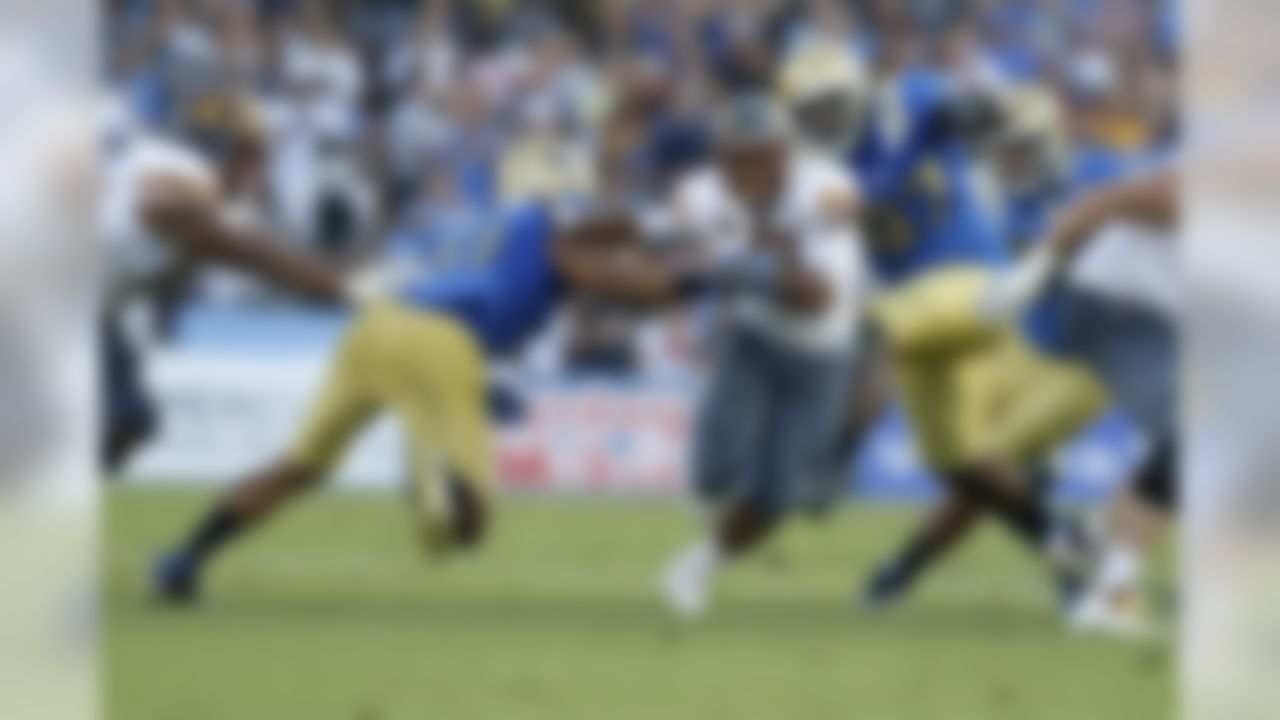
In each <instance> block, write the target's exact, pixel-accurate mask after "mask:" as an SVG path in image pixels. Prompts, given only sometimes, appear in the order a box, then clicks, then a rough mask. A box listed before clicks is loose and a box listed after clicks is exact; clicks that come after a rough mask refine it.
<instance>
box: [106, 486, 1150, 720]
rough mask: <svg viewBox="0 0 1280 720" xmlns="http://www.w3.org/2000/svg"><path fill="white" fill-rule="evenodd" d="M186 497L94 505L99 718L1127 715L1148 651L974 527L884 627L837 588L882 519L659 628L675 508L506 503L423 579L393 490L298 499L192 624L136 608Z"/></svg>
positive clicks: (869, 556)
mask: <svg viewBox="0 0 1280 720" xmlns="http://www.w3.org/2000/svg"><path fill="white" fill-rule="evenodd" d="M206 501H207V496H204V495H202V494H199V493H190V492H173V491H163V492H162V491H155V490H146V491H143V490H128V489H125V490H116V491H113V492H112V493H111V494H110V496H109V498H108V502H107V538H106V551H105V552H106V557H105V559H104V566H105V573H106V577H105V586H106V590H105V592H106V595H107V604H106V605H107V611H106V623H107V627H106V632H105V636H104V637H105V643H104V644H105V647H104V654H105V662H106V677H105V681H104V684H105V693H106V700H105V705H106V708H107V715H106V717H107V718H109V720H292V719H294V718H297V719H300V720H301V719H305V720H421V719H425V718H440V719H443V720H467V719H471V718H476V719H489V718H501V719H503V720H506V719H508V718H510V719H525V718H548V719H555V720H574V719H581V720H627V719H637V720H638V719H640V718H646V719H653V720H675V719H679V718H690V719H693V718H696V719H698V720H704V719H710V718H726V719H729V718H732V719H734V720H749V719H754V718H761V719H765V718H767V719H770V720H784V719H785V720H795V719H806V720H807V719H809V718H822V719H825V718H859V719H866V720H913V719H919V720H933V719H937V720H1003V719H1008V720H1041V719H1043V720H1057V719H1061V720H1109V719H1112V718H1114V719H1116V720H1147V719H1149V718H1168V717H1171V716H1172V715H1173V712H1172V708H1173V698H1172V693H1173V690H1172V688H1173V681H1172V666H1173V664H1174V654H1173V651H1172V649H1171V648H1170V647H1169V646H1168V645H1166V644H1161V643H1154V644H1153V643H1151V642H1148V643H1145V644H1137V645H1135V644H1130V643H1123V642H1118V641H1107V640H1099V639H1093V638H1081V637H1073V636H1071V635H1068V634H1067V633H1065V632H1064V631H1063V630H1062V629H1061V626H1060V623H1059V621H1058V619H1057V617H1056V616H1055V614H1054V612H1053V610H1052V603H1051V598H1050V594H1049V591H1048V589H1047V586H1046V583H1045V581H1044V579H1043V578H1042V576H1041V575H1040V574H1039V572H1038V571H1037V569H1036V568H1035V566H1034V565H1033V564H1032V563H1031V562H1030V561H1029V560H1027V559H1025V558H1023V557H1021V556H1020V552H1019V551H1018V550H1017V549H1016V548H1014V547H1012V546H1011V544H1010V543H1008V542H1007V541H1006V540H1005V539H1004V538H1003V537H1001V536H1000V534H999V533H998V532H997V531H995V530H988V531H986V532H984V533H983V534H982V536H981V537H980V538H977V539H976V542H974V543H973V544H971V545H970V546H968V547H966V548H965V549H964V550H963V552H961V553H960V554H958V555H956V556H954V557H952V558H951V559H950V560H949V561H948V563H947V564H946V566H945V567H943V568H941V569H940V571H939V572H938V573H937V574H936V575H934V576H932V577H931V578H929V581H928V582H927V584H926V585H924V586H923V587H921V589H920V593H919V594H918V595H917V596H916V597H914V598H913V599H912V601H911V602H910V603H909V604H907V605H905V606H903V607H902V608H900V609H898V610H895V611H894V612H892V613H891V614H880V615H870V614H866V613H864V612H861V611H857V610H855V609H854V607H853V606H852V602H851V595H852V589H853V583H854V580H855V579H861V577H862V575H863V574H864V573H865V572H866V571H867V569H868V568H869V567H870V565H871V563H872V561H873V560H874V559H875V558H876V557H878V556H879V555H880V554H881V553H882V552H884V551H885V550H887V549H888V548H889V547H891V546H892V545H893V544H894V543H896V542H897V540H898V539H899V537H900V533H901V532H902V531H903V530H904V528H905V526H906V524H907V522H908V521H909V520H910V518H911V516H912V515H911V513H910V512H909V511H907V510H905V509H888V508H883V507H861V508H859V507H850V508H849V509H848V510H847V511H845V512H843V513H841V514H840V515H838V516H836V517H834V518H832V519H831V520H830V521H829V522H827V523H825V524H811V523H808V522H797V523H795V524H794V525H793V526H792V527H791V528H790V529H789V531H788V532H787V533H786V534H785V535H784V536H783V537H781V538H779V541H778V542H777V543H775V544H774V545H773V546H772V547H771V548H769V549H768V550H767V551H766V552H764V553H761V554H760V556H758V557H755V558H752V559H750V560H748V561H745V562H743V563H742V564H741V565H740V566H738V567H735V568H733V569H732V570H730V571H729V572H728V573H727V574H726V575H725V576H724V578H723V580H724V582H723V583H722V585H721V589H722V592H721V593H720V595H719V597H718V604H717V606H716V608H715V612H713V613H712V614H711V616H710V617H709V618H707V619H706V621H705V622H703V623H700V624H697V625H694V626H680V625H677V624H675V623H673V622H672V621H670V620H669V619H668V618H667V616H666V615H665V613H664V610H663V608H662V606H661V605H660V604H659V602H658V599H657V596H656V593H655V577H656V571H657V569H658V568H659V567H660V565H661V564H662V562H663V560H664V559H665V558H666V557H667V555H668V554H669V553H670V552H671V551H672V550H673V549H675V548H676V547H678V546H679V545H681V544H683V542H684V541H685V540H686V539H687V538H688V537H689V533H690V532H691V531H692V523H691V521H690V516H689V514H688V513H687V512H686V511H685V510H684V509H682V508H681V507H679V506H677V505H676V504H675V503H657V502H632V503H623V502H617V501H588V500H566V501H535V500H511V501H509V502H508V503H507V504H506V505H505V506H504V508H503V512H502V516H501V517H500V527H499V528H498V531H497V533H496V534H495V536H494V537H493V538H492V539H493V542H492V543H491V544H490V545H489V546H488V547H487V548H486V549H485V550H484V551H483V552H481V553H480V554H477V555H475V556H471V557H459V558H454V559H452V560H450V561H448V562H445V563H432V562H430V561H428V560H426V559H425V558H424V557H423V556H421V555H419V554H418V552H417V548H416V546H415V545H414V544H413V542H412V541H411V534H410V524H409V518H408V516H407V515H406V513H407V510H406V509H405V508H404V507H403V506H402V505H401V504H400V503H399V502H397V501H396V499H395V498H393V497H383V496H363V495H354V496H353V495H335V496H324V497H318V498H315V499H313V500H312V501H310V502H309V504H307V505H306V506H304V507H300V508H298V509H296V510H295V511H293V512H292V513H291V514H289V515H287V516H286V517H284V518H282V520H281V522H280V523H278V524H277V525H275V526H273V527H270V528H268V529H265V530H264V531H263V532H261V533H260V534H257V535H254V536H252V537H250V538H247V539H246V540H245V542H244V543H243V544H242V545H239V546H237V547H235V548H232V550H231V552H229V553H228V554H227V556H226V557H225V558H223V560H222V561H221V562H220V564H218V565H217V566H216V567H215V568H214V571H213V573H212V574H211V576H210V582H209V586H208V588H207V589H208V591H209V598H208V602H207V603H206V604H204V605H203V606H201V607H199V608H198V609H195V610H193V611H176V610H172V609H165V608H161V607H158V606H156V605H154V604H153V603H152V602H150V600H149V598H148V596H147V594H146V592H145V586H144V583H143V580H144V577H145V573H146V568H147V566H148V564H149V562H150V560H151V558H152V556H153V554H154V553H155V551H156V550H158V549H159V548H161V547H163V546H164V545H165V544H166V543H167V542H169V541H170V540H172V539H173V538H174V537H175V536H177V535H178V534H179V533H181V532H185V529H186V527H187V525H188V523H189V522H190V521H191V519H192V518H193V516H194V515H195V514H196V513H197V512H198V511H199V510H200V509H201V508H203V506H204V503H205V502H206Z"/></svg>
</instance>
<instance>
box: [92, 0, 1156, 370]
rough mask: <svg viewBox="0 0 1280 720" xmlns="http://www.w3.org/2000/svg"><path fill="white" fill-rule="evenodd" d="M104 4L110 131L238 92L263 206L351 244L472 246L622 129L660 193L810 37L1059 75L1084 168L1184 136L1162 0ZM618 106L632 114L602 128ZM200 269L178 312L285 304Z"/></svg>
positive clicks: (316, 233)
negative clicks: (250, 114)
mask: <svg viewBox="0 0 1280 720" xmlns="http://www.w3.org/2000/svg"><path fill="white" fill-rule="evenodd" d="M105 20H106V31H107V33H108V34H109V37H108V38H107V41H106V42H105V43H104V47H106V48H108V52H109V54H110V56H109V57H108V58H107V62H106V63H105V67H106V68H107V72H108V73H109V82H110V87H111V88H112V90H113V93H112V95H113V99H112V108H111V110H110V114H111V125H110V126H111V128H112V132H130V131H131V130H132V129H136V128H139V127H154V128H164V127H166V126H169V125H171V124H173V123H174V122H176V118H177V117H178V109H179V108H181V107H182V106H183V105H184V104H185V103H187V102H188V101H190V100H191V99H193V98H195V97H198V96H199V95H200V94H202V93H207V92H210V91H211V90H214V89H216V88H221V87H225V86H227V85H232V86H236V87H242V88H249V89H251V90H252V92H253V94H254V95H255V96H256V97H257V98H258V100H259V101H260V104H261V107H262V110H263V115H264V118H265V120H266V131H267V134H268V136H269V147H270V148H271V151H270V152H271V156H270V158H269V173H268V175H267V181H266V183H265V185H266V186H265V187H264V188H262V195H263V200H264V203H263V205H264V207H265V208H267V209H268V213H269V214H270V216H271V220H272V221H273V222H274V223H275V224H277V225H278V226H279V227H280V228H281V229H282V230H284V231H285V233H286V234H287V235H289V236H291V237H295V238H299V239H300V240H299V241H300V242H308V243H312V244H313V245H314V246H315V247H318V248H321V249H323V250H325V251H326V252H329V253H333V254H335V255H337V256H339V257H348V258H352V259H353V260H354V259H356V258H368V257H375V256H382V257H397V258H407V259H411V260H413V261H415V262H421V263H425V264H427V265H431V266H436V265H450V264H454V263H466V262H471V261H474V260H476V259H478V258H480V257H483V255H484V253H485V252H486V250H487V248H488V247H489V240H490V239H491V238H493V237H494V236H495V234H496V229H497V226H498V223H499V222H500V218H501V216H502V210H503V209H504V208H508V207H510V206H512V205H513V204H516V203H519V202H521V201H522V200H526V199H529V198H535V197H546V196H555V195H559V194H562V193H569V192H574V191H577V190H581V189H584V188H588V187H590V186H591V184H592V183H593V168H592V166H591V163H590V162H589V160H588V158H589V157H590V156H591V151H592V149H593V148H594V147H596V146H597V145H598V144H600V143H603V142H610V143H628V144H630V145H631V148H632V149H633V150H634V152H631V153H629V154H628V155H627V157H630V158H632V159H633V160H634V162H633V165H634V167H629V168H627V170H628V172H630V173H633V175H632V177H639V178H642V185H643V186H644V187H647V188H648V189H649V190H650V191H651V192H653V193H654V194H658V193H661V192H662V190H663V189H664V188H665V187H667V186H668V184H669V183H670V182H671V181H672V179H673V178H674V177H676V176H678V175H679V174H680V173H681V172H682V171H683V170H685V169H687V168H688V167H689V166H690V165H691V164H693V163H696V162H697V161H698V160H699V159H700V158H701V157H702V156H703V154H704V152H705V151H706V146H707V141H706V128H705V123H706V122H707V115H708V113H709V111H710V109H711V108H712V107H713V105H714V104H715V101H716V99H717V98H719V97H723V96H724V95H725V94H726V93H729V92H732V91H735V90H742V89H749V88H771V87H772V86H773V85H774V82H775V76H776V75H777V72H778V69H779V68H780V67H781V66H782V65H783V64H784V63H785V62H786V59H787V58H788V57H789V56H790V55H791V54H792V53H795V52H796V51H797V50H798V49H799V48H802V47H804V46H805V45H806V44H808V43H813V42H818V41H823V42H835V43H837V44H839V45H842V46H845V47H847V48H848V50H849V52H851V53H855V54H857V55H859V56H861V57H862V59H863V60H864V61H865V62H866V64H867V65H868V67H869V68H870V69H871V71H872V73H873V75H874V76H877V77H885V76H889V75H892V74H893V73H894V72H895V70H896V69H898V68H901V67H902V66H903V65H904V64H906V63H909V62H912V61H914V60H916V59H920V58H926V59H927V60H928V61H930V62H934V63H938V64H940V65H942V66H944V67H945V68H947V69H948V70H949V71H950V72H952V73H953V74H954V75H955V76H957V77H962V78H966V79H968V80H970V81H973V82H977V83H982V84H984V85H986V86H989V87H992V88H993V89H999V88H1003V87H1013V86H1019V85H1024V84H1029V83H1034V84H1038V85H1041V86H1044V87H1047V88H1050V89H1052V90H1053V91H1054V92H1055V93H1056V94H1057V95H1058V96H1059V97H1060V99H1061V100H1062V103H1063V106H1064V108H1065V109H1066V117H1067V125H1068V137H1067V138H1066V142H1067V147H1066V148H1064V149H1065V151H1066V154H1067V155H1068V156H1069V158H1070V162H1071V163H1072V167H1073V172H1075V173H1079V174H1084V175H1086V176H1087V175H1089V174H1093V173H1096V174H1099V175H1107V174H1108V173H1109V172H1110V170H1109V166H1110V165H1112V164H1114V163H1117V162H1120V161H1122V159H1123V158H1124V157H1125V156H1126V155H1127V154H1131V153H1138V152H1143V151H1145V150H1146V149H1148V148H1150V147H1152V146H1155V145H1160V144H1163V143H1166V142H1168V141H1170V140H1171V139H1172V135H1173V134H1174V133H1175V132H1176V117H1177V115H1176V113H1177V110H1176V108H1177V98H1176V68H1175V63H1176V58H1175V52H1174V51H1175V48H1174V44H1175V39H1174V33H1175V27H1174V25H1175V22H1176V19H1175V17H1174V10H1173V3H1171V2H1166V1H1165V0H969V1H968V2H959V1H956V2H950V1H946V0H847V1H841V0H733V1H732V2H730V1H729V0H680V1H677V0H642V1H637V0H612V1H605V2H591V1H590V0H474V1H470V2H462V1H459V0H366V1H355V0H109V2H108V11H107V14H106V18H105ZM609 108H623V112H624V113H625V115H626V117H627V118H628V119H629V120H630V122H629V123H627V124H626V127H628V128H629V130H630V131H629V132H624V133H620V134H618V136H612V135H611V136H610V137H608V138H602V137H601V133H600V132H599V130H600V128H601V123H602V119H603V118H604V116H605V113H606V112H607V111H608V109H609ZM202 272H203V274H202V275H201V276H200V277H198V278H196V279H195V281H194V282H193V283H191V284H190V285H189V286H188V287H187V288H186V289H185V290H184V292H182V293H180V294H179V295H177V296H176V297H178V298H180V300H177V301H176V302H177V304H178V306H179V307H186V306H189V304H192V303H194V304H195V305H196V306H198V307H208V306H210V305H217V306H232V307H238V306H244V305H247V304H254V305H256V304H261V303H263V302H268V303H278V302H281V301H280V300H279V299H278V298H273V297H271V296H270V295H269V294H268V293H267V292H266V291H265V290H264V289H262V288H259V287H256V286H254V285H253V284H251V283H249V282H248V281H245V280H243V279H241V278H238V277H235V276H231V275H229V274H228V273H227V271H222V270H204V271H202ZM569 316H570V320H569V322H568V323H567V325H568V328H569V329H568V330H567V335H562V342H563V344H562V346H561V347H562V348H567V351H566V352H565V353H564V354H565V356H566V357H567V358H568V360H569V364H570V365H571V366H581V367H584V368H587V367H589V368H598V369H605V370H610V371H616V370H622V371H629V370H631V369H633V368H634V367H636V366H637V365H639V364H642V362H647V361H644V360H641V359H638V356H644V357H648V356H650V355H654V354H655V353H648V355H646V354H645V353H644V352H642V351H640V350H637V348H636V345H637V344H639V345H644V344H645V342H646V341H644V340H643V339H637V338H638V337H639V336H640V335H642V334H643V333H638V332H637V331H636V330H635V329H634V327H633V325H632V323H631V321H630V320H628V319H627V318H625V317H619V316H617V315H615V314H613V313H611V312H610V311H609V310H608V309H601V308H598V307H592V306H589V305H584V304H581V303H580V304H577V305H575V306H574V307H573V308H572V310H571V311H570V313H569ZM565 324H566V323H561V325H565ZM684 325H687V323H681V322H677V323H676V327H681V326H684ZM670 327H671V325H670V324H668V326H667V329H668V330H669V329H670ZM660 336H661V337H660V338H659V339H652V338H651V339H650V340H651V342H649V345H653V344H654V343H657V344H658V345H661V349H660V350H659V351H657V353H656V354H657V355H661V356H663V357H667V358H672V357H675V358H677V360H676V363H677V364H678V363H679V362H683V361H684V360H685V359H688V358H690V357H692V356H693V355H694V354H696V353H695V351H694V350H693V349H692V348H691V347H688V346H689V345H691V343H687V342H685V341H684V340H682V339H681V338H687V337H691V336H692V333H689V332H687V328H686V330H685V331H684V332H683V333H681V332H676V333H671V332H667V331H665V330H664V331H662V332H661V333H660ZM566 338H567V339H566Z"/></svg>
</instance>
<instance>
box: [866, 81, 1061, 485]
mask: <svg viewBox="0 0 1280 720" xmlns="http://www.w3.org/2000/svg"><path fill="white" fill-rule="evenodd" d="M956 103H957V98H956V97H955V96H954V95H953V93H952V92H951V90H950V89H949V87H948V84H947V80H946V78H945V77H944V76H943V75H941V74H939V73H937V72H935V71H931V70H928V69H914V70H908V71H906V72H904V73H902V74H901V75H900V76H898V77H897V78H896V79H895V81H894V83H893V85H891V86H890V87H888V88H887V89H886V93H885V95H884V96H882V98H881V103H880V105H879V106H878V107H877V115H876V116H875V117H874V118H873V125H872V127H871V128H870V132H869V134H868V136H867V138H866V141H865V142H864V143H863V145H862V146H861V147H860V148H859V149H858V151H857V153H856V155H855V158H854V160H853V165H854V167H855V169H856V171H857V173H858V175H859V177H860V178H861V180H862V183H863V187H864V191H865V193H866V195H867V203H868V208H869V209H868V221H869V222H868V225H869V227H868V235H869V239H870V241H871V244H872V258H873V264H874V266H875V268H876V270H877V273H878V276H879V279H880V281H881V283H882V285H883V286H884V291H883V292H882V294H881V296H880V297H879V298H878V299H877V300H876V302H875V303H874V304H873V306H872V310H871V313H872V318H873V320H874V321H875V322H876V324H877V326H878V327H879V328H880V330H881V331H882V332H883V334H884V336H885V339H886V342H887V347H888V348H889V351H890V354H891V356H892V360H893V370H894V377H895V381H896V384H897V386H898V390H899V394H900V396H901V399H902V401H903V403H904V405H905V407H906V410H907V414H908V415H909V417H910V419H911V423H912V427H913V430H914V433H915V437H916V442H917V445H918V447H919V449H920V451H921V453H922V455H923V456H924V458H925V460H926V461H927V462H928V464H929V465H930V466H931V467H932V468H933V469H934V470H936V471H940V472H947V471H950V470H956V469H960V468H963V467H964V466H966V464H968V463H971V462H973V461H977V460H980V459H984V458H989V457H1002V458H1011V459H1019V460H1023V459H1030V458H1032V457H1034V456H1035V455H1036V453H1039V452H1042V451H1043V450H1044V449H1045V447H1046V445H1048V444H1049V443H1050V442H1052V441H1053V440H1056V436H1057V435H1059V434H1061V433H1060V431H1059V429H1058V428H1056V427H1055V428H1047V427H1045V426H1044V425H1043V424H1042V423H1040V422H1039V418H1038V417H1032V416H1027V415H1026V413H1028V412H1031V411H1032V410H1035V409H1036V405H1035V404H1034V403H1030V402H1026V401H1025V400H1024V401H1022V402H1018V401H1019V400H1020V399H1024V397H1025V394H1026V393H1027V391H1028V389H1029V388H1035V387H1039V386H1043V385H1045V384H1046V383H1050V382H1056V381H1054V380H1053V378H1054V377H1055V376H1059V375H1060V374H1061V373H1064V372H1067V373H1069V374H1073V371H1070V370H1068V369H1065V368H1063V367H1061V366H1058V365H1057V364H1055V363H1052V362H1049V361H1048V360H1047V359H1046V358H1044V357H1043V356H1041V355H1040V354H1038V353H1036V352H1034V351H1033V350H1032V349H1031V348H1030V347H1029V346H1028V344H1027V343H1026V342H1025V341H1024V340H1023V338H1022V336H1021V333H1020V331H1019V328H1017V327H1016V326H1014V325H1012V324H1007V325H993V324H992V323H991V322H990V321H989V320H988V319H986V318H984V317H982V316H981V314H980V313H979V307H980V298H981V296H982V293H983V292H984V291H985V290H986V288H987V287H988V286H989V283H990V282H991V281H992V279H993V277H994V274H995V273H996V272H998V271H999V270H1000V269H1001V268H1003V267H1004V266H1005V265H1006V264H1008V262H1009V261H1010V259H1011V256H1012V254H1013V253H1012V248H1011V243H1010V240H1009V228H1008V225H1007V217H1006V215H1005V210H1004V207H1003V206H1002V204H1001V202H1000V198H999V196H998V194H997V192H996V189H995V185H994V182H993V181H990V180H988V179H987V178H986V177H984V175H983V174H982V170H983V168H982V166H981V163H980V161H979V159H978V158H977V157H975V154H974V153H975V151H974V150H973V147H972V143H971V142H969V138H967V137H966V135H965V133H964V132H963V128H960V127H957V125H956V124H955V123H956V120H957V118H956V117H954V115H955V112H954V111H955V110H956V109H957V107H956ZM963 114H964V113H963V112H962V113H961V115H963ZM958 119H960V120H963V119H964V118H963V117H960V118H958ZM1073 383H1074V381H1066V382H1065V383H1064V384H1065V385H1068V386H1069V385H1072V384H1073ZM1037 412H1038V410H1037ZM1051 436H1053V437H1051Z"/></svg>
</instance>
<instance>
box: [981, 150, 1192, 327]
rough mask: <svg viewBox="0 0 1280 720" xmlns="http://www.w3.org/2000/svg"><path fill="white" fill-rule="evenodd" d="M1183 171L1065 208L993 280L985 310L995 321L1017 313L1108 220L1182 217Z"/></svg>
mask: <svg viewBox="0 0 1280 720" xmlns="http://www.w3.org/2000/svg"><path fill="white" fill-rule="evenodd" d="M1177 215H1178V191H1177V173H1176V172H1174V171H1173V170H1164V171H1161V172H1157V173H1152V174H1148V175H1143V176H1141V177H1139V178H1136V179H1134V180H1130V181H1128V182H1123V183H1120V184H1117V185H1114V186H1111V187H1108V188H1105V189H1103V190H1099V191H1097V192H1094V193H1091V194H1089V195H1087V196H1085V197H1084V198H1083V199H1081V200H1080V201H1079V202H1077V203H1075V204H1074V205H1071V206H1070V207H1068V208H1067V209H1066V211H1065V212H1063V214H1062V216H1061V217H1060V218H1059V219H1058V221H1057V223H1056V224H1055V225H1054V228H1053V230H1052V231H1051V232H1050V234H1049V236H1048V237H1046V238H1045V239H1043V240H1041V241H1040V242H1039V243H1037V244H1036V246H1035V247H1034V248H1032V250H1031V251H1030V252H1028V253H1027V254H1026V255H1025V256H1024V257H1023V258H1022V259H1021V260H1019V261H1018V263H1017V264H1016V265H1014V266H1013V268H1012V269H1010V270H1009V271H1008V272H1005V273H1003V274H1002V275H1001V276H1000V277H998V278H997V279H996V281H995V282H993V283H992V284H991V287H990V288H988V290H987V292H986V293H984V295H983V297H982V298H981V303H982V307H981V312H982V313H983V315H984V316H985V317H988V318H990V319H993V320H1005V319H1008V318H1011V317H1013V316H1015V315H1017V314H1018V313H1019V312H1021V311H1022V310H1023V308H1025V307H1027V306H1028V305H1029V304H1030V303H1031V302H1032V300H1034V299H1035V297H1036V296H1038V295H1039V294H1040V292H1041V291H1042V290H1043V288H1044V287H1045V285H1046V284H1048V282H1049V279H1050V278H1052V277H1053V276H1054V274H1056V273H1057V272H1058V269H1059V268H1060V267H1062V265H1063V264H1064V263H1065V262H1066V261H1067V260H1068V259H1069V258H1071V257H1072V256H1073V255H1074V254H1075V253H1076V252H1077V251H1079V249H1080V248H1081V247H1083V245H1084V244H1085V243H1086V242H1087V241H1088V240H1089V238H1091V237H1093V236H1094V235H1095V234H1096V233H1097V231H1098V230H1100V229H1101V228H1102V227H1103V226H1105V225H1106V224H1107V223H1110V222H1114V221H1118V220H1132V221H1135V222H1145V223H1153V224H1158V225H1172V224H1174V223H1175V222H1176V221H1177Z"/></svg>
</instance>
